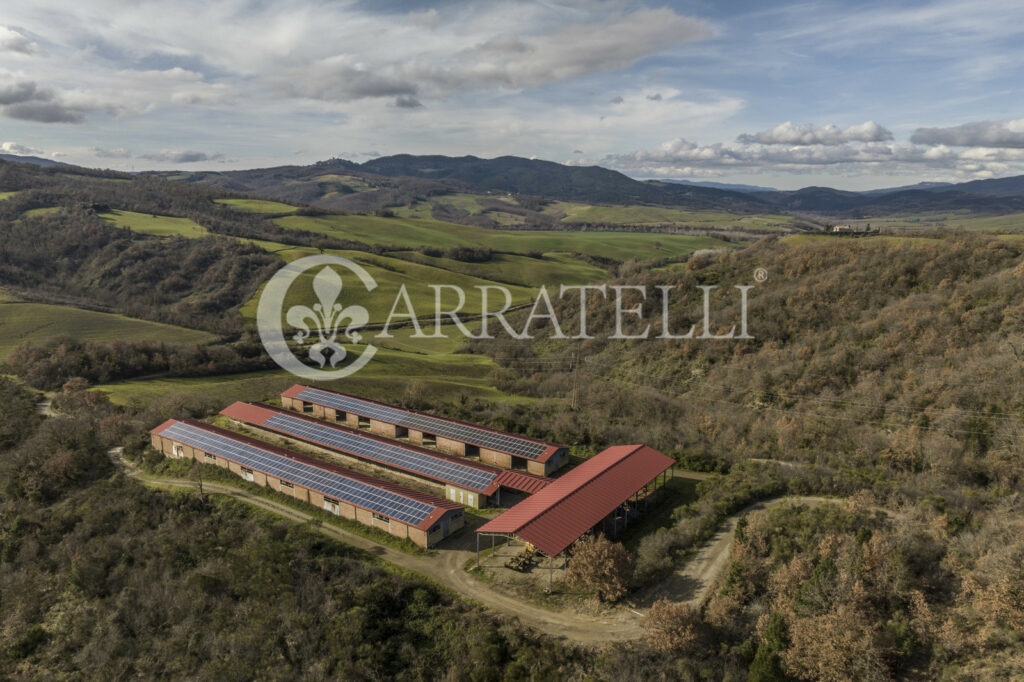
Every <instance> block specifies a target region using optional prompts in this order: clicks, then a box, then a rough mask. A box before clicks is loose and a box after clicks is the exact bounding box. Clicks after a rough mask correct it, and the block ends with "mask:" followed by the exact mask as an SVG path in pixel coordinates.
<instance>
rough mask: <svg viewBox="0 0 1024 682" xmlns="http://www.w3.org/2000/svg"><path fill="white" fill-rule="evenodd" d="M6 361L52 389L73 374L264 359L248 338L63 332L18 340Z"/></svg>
mask: <svg viewBox="0 0 1024 682" xmlns="http://www.w3.org/2000/svg"><path fill="white" fill-rule="evenodd" d="M5 364H6V366H7V368H8V369H9V370H10V371H11V372H13V373H14V374H16V375H18V376H20V377H22V378H23V379H24V380H25V381H26V382H27V383H28V384H29V385H31V386H34V387H36V388H40V389H54V388H58V387H60V386H62V385H63V384H64V383H65V382H66V381H68V380H69V379H71V378H73V377H81V378H83V379H86V380H87V381H89V382H90V383H94V384H95V383H108V382H111V381H118V380H121V379H127V378H131V377H139V376H145V375H150V374H166V375H168V376H206V375H211V374H228V373H233V372H245V371H250V370H254V369H259V368H263V367H265V366H266V364H267V360H266V358H265V357H264V356H263V353H262V347H261V346H260V345H259V344H258V343H252V342H241V343H235V344H230V345H228V344H216V345H206V346H200V345H196V344H167V343H162V342H159V341H128V340H126V341H114V342H112V343H94V342H91V341H79V340H76V339H71V338H62V339H53V340H50V341H48V342H46V343H45V344H42V345H33V344H30V343H28V342H25V343H22V344H21V345H19V346H18V347H17V348H15V349H14V350H13V351H11V354H10V355H9V356H8V357H7V360H6V361H5Z"/></svg>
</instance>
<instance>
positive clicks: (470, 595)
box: [110, 448, 830, 644]
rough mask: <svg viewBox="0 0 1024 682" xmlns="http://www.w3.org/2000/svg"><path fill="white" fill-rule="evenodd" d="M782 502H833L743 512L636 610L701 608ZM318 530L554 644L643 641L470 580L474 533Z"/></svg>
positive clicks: (627, 615)
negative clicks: (393, 544) (428, 536)
mask: <svg viewBox="0 0 1024 682" xmlns="http://www.w3.org/2000/svg"><path fill="white" fill-rule="evenodd" d="M110 455H111V458H112V459H113V460H114V462H115V463H116V464H117V466H118V467H119V468H120V469H121V470H122V471H124V472H125V473H126V474H127V475H129V476H131V477H133V478H136V479H138V480H140V481H141V482H143V483H145V484H148V485H151V486H159V487H172V488H196V482H195V481H189V480H185V479H180V478H165V477H160V476H152V475H150V474H146V473H144V472H143V471H141V470H140V469H139V468H138V467H136V466H135V465H133V464H132V463H131V462H128V461H127V460H125V459H124V458H123V456H122V454H121V451H120V448H115V449H114V450H111V452H110ZM203 491H204V492H205V493H213V494H217V495H227V496H229V497H234V498H236V499H239V500H244V501H245V502H248V503H249V504H252V505H254V506H256V507H259V508H261V509H265V510H267V511H270V512H273V513H274V514H277V515H279V516H282V517H284V518H287V519H291V520H293V521H297V522H306V521H312V520H315V519H314V517H313V516H312V515H310V514H306V513H304V512H302V511H299V510H297V509H293V508H292V507H289V506H286V505H284V504H280V503H278V502H275V501H273V500H269V499H267V498H265V497H262V496H259V495H254V494H252V493H250V492H247V491H245V490H241V489H239V488H235V487H233V486H229V485H225V484H223V483H210V482H205V483H203ZM787 501H792V502H804V503H808V502H809V503H819V502H828V501H830V500H828V499H827V498H824V497H788V498H778V499H775V500H770V501H768V502H762V503H758V504H755V505H751V506H750V507H747V508H746V509H744V510H743V511H741V512H739V513H738V514H736V515H734V516H732V517H730V518H729V519H727V520H726V522H725V523H723V524H722V527H721V528H720V529H719V530H718V532H717V533H716V534H715V536H714V537H712V538H711V540H710V541H709V542H708V543H706V544H705V545H704V546H703V547H702V548H701V549H700V551H699V552H698V553H697V555H696V557H694V559H693V560H692V561H690V562H689V563H688V564H687V565H686V567H685V568H683V569H681V570H680V571H679V572H677V573H676V574H675V575H673V576H671V577H670V578H668V579H667V580H666V581H664V582H663V583H662V584H661V585H658V586H656V587H655V588H652V589H651V590H649V591H648V592H647V593H646V594H645V595H644V597H643V598H642V599H641V600H639V602H638V604H637V605H636V606H637V608H645V607H647V606H649V605H650V603H652V602H653V601H654V600H656V599H658V598H660V597H663V596H665V597H669V598H670V599H672V600H673V601H687V602H689V603H693V604H699V603H701V602H702V601H703V600H704V598H705V596H706V594H707V589H708V587H709V586H710V585H711V583H712V582H713V581H714V579H715V578H716V577H717V576H718V574H719V573H721V572H722V571H723V570H725V568H726V567H727V566H728V557H729V547H730V546H731V545H732V537H733V531H734V530H735V528H736V521H737V520H738V519H739V518H740V517H741V516H743V515H745V514H747V513H749V512H751V511H754V510H756V509H765V508H768V507H772V506H776V505H778V504H782V503H784V502H787ZM467 520H468V521H469V522H470V523H473V524H479V523H482V521H481V520H480V519H477V517H474V516H467ZM319 530H320V532H322V533H324V534H325V535H327V536H329V537H332V538H334V539H336V540H340V541H342V542H344V543H346V544H348V545H351V546H353V547H358V548H359V549H362V550H365V551H366V552H368V553H370V554H372V555H374V556H376V557H378V558H380V559H383V560H384V561H387V562H389V563H392V564H394V565H396V566H401V567H402V568H405V569H408V570H410V571H414V572H415V573H418V574H420V575H422V576H425V577H427V578H429V579H432V580H434V581H435V582H438V583H440V584H442V585H444V586H446V587H448V588H451V589H452V590H454V591H455V592H457V593H458V594H460V595H461V596H462V597H464V598H466V599H469V600H471V601H475V602H477V603H479V604H482V605H484V606H486V607H488V608H491V609H493V610H495V611H499V612H501V613H503V614H506V615H509V616H513V617H515V618H518V619H519V620H520V621H521V622H523V623H524V624H526V625H530V626H532V627H535V628H536V629H538V630H540V631H542V632H544V633H546V634H548V635H552V636H554V637H564V638H566V639H569V640H573V641H575V642H579V643H583V644H599V643H602V642H612V641H622V640H628V639H636V638H638V637H640V636H641V635H642V634H643V630H642V628H641V621H642V617H643V614H642V612H641V613H638V612H637V611H635V610H634V609H630V608H619V609H616V610H615V611H614V612H613V613H612V614H610V615H608V616H604V617H595V616H587V615H581V614H578V613H575V612H571V611H556V610H550V609H545V608H542V607H540V606H536V605H534V604H531V603H529V602H525V601H523V600H522V599H521V598H518V597H515V596H512V595H506V594H504V593H502V592H499V591H496V590H494V589H492V588H491V587H490V586H489V585H488V584H486V583H484V582H481V581H479V580H477V579H476V578H474V577H473V576H472V575H471V574H470V573H467V572H466V571H465V570H463V566H464V565H465V564H466V562H467V561H468V560H469V559H471V558H474V557H475V556H476V554H475V536H474V534H473V533H472V532H471V530H472V529H471V528H467V529H466V530H464V531H463V532H462V533H461V534H460V536H458V537H456V538H452V539H451V540H449V541H446V544H445V546H444V547H443V548H440V549H439V550H438V555H437V556H415V555H412V554H406V553H404V552H401V551H399V550H396V549H391V548H390V547H386V546H383V545H379V544H377V543H376V542H373V541H372V540H368V539H366V538H364V537H362V536H361V535H356V534H355V533H350V532H348V531H345V530H343V529H341V528H337V527H335V526H330V525H323V524H321V525H319Z"/></svg>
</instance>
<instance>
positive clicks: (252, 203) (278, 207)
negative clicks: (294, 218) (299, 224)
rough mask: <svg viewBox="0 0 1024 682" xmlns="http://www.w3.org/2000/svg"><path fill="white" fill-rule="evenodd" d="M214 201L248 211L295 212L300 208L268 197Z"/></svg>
mask: <svg viewBox="0 0 1024 682" xmlns="http://www.w3.org/2000/svg"><path fill="white" fill-rule="evenodd" d="M214 201H215V202H216V203H218V204H224V205H225V206H230V207H231V208H233V209H235V210H238V211H245V212H246V213H294V212H295V211H297V210H298V209H297V208H296V207H295V206H291V205H289V204H282V203H281V202H280V201H268V200H266V199H214Z"/></svg>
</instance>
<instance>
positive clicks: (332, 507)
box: [324, 497, 341, 516]
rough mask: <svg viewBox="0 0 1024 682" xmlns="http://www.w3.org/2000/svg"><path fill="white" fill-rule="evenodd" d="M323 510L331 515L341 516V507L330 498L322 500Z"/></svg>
mask: <svg viewBox="0 0 1024 682" xmlns="http://www.w3.org/2000/svg"><path fill="white" fill-rule="evenodd" d="M324 509H325V510H327V511H329V512H331V513H332V514H337V515H339V516H340V515H341V506H340V505H339V504H338V501H337V500H333V499H331V498H330V497H325V498H324Z"/></svg>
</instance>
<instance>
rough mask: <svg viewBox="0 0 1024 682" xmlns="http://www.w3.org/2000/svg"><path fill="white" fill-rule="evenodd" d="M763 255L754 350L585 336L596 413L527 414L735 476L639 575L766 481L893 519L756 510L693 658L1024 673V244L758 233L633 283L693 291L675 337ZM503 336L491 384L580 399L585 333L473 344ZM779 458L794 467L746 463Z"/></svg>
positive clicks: (588, 385) (710, 491)
mask: <svg viewBox="0 0 1024 682" xmlns="http://www.w3.org/2000/svg"><path fill="white" fill-rule="evenodd" d="M758 267H762V268H765V269H766V270H767V272H768V274H769V279H768V281H767V282H764V283H763V284H760V285H758V286H757V288H756V289H755V290H754V291H752V292H751V296H750V322H749V324H750V333H751V334H752V335H753V336H754V337H755V338H754V339H753V340H746V341H740V340H717V341H716V340H707V339H705V340H699V339H694V340H687V341H672V342H666V341H657V340H649V341H625V340H624V341H605V340H601V339H600V338H598V339H594V340H592V341H586V342H584V343H583V345H582V349H581V352H582V354H583V356H584V358H585V360H584V363H583V367H584V369H583V370H582V371H581V372H580V373H579V381H580V383H581V400H580V402H581V405H582V408H581V409H580V410H578V411H562V412H548V411H542V410H536V411H532V410H530V408H528V407H527V408H526V409H527V410H530V411H529V417H525V416H523V415H522V414H520V415H519V416H518V417H516V418H515V419H516V420H517V421H530V422H531V423H533V424H534V426H533V430H535V431H536V432H548V433H550V435H551V436H553V437H554V438H555V439H556V440H560V441H562V442H570V443H572V442H575V443H583V444H591V445H592V446H593V447H594V448H595V449H596V448H598V447H602V446H604V445H606V444H610V443H614V442H645V443H649V444H651V445H654V446H656V447H660V448H663V449H665V450H666V451H668V452H672V453H674V454H675V455H676V456H677V457H678V458H679V459H680V460H681V461H683V462H685V463H687V464H688V465H690V466H698V467H705V468H709V469H717V470H719V471H730V473H729V475H728V476H722V477H719V478H713V479H711V480H709V481H706V482H705V483H703V484H702V486H701V487H702V489H703V490H704V495H705V497H704V501H703V502H700V503H698V504H695V505H693V506H692V512H691V514H686V515H681V516H677V518H676V519H675V522H674V523H673V524H672V525H671V526H669V527H666V528H665V529H663V530H662V531H659V532H658V533H656V534H654V535H652V536H650V537H648V538H645V539H644V541H643V542H641V544H640V547H639V561H640V566H639V569H638V570H639V571H640V573H644V572H649V573H650V574H652V575H657V574H659V572H661V571H665V570H667V569H668V568H669V567H670V566H672V565H673V564H674V563H675V562H676V561H678V558H679V557H680V552H684V551H685V550H687V549H688V548H690V547H692V543H693V542H694V539H695V538H700V537H706V534H707V533H708V531H709V529H713V528H714V526H715V522H714V519H720V518H722V514H724V513H728V512H729V511H730V510H735V509H738V508H740V507H742V506H743V505H745V504H747V503H749V501H751V500H752V499H756V498H757V497H761V496H765V495H777V494H779V493H781V492H784V491H787V490H789V491H791V492H796V493H803V494H806V493H809V492H811V493H819V494H820V493H826V494H838V495H842V496H850V495H853V496H855V497H856V498H857V499H859V500H861V502H860V505H861V506H860V507H857V509H860V510H864V509H867V508H869V507H871V506H872V505H881V506H883V507H886V508H888V509H893V510H899V512H900V513H899V514H897V515H895V516H890V517H887V518H884V519H882V520H881V521H879V520H873V517H872V516H870V515H869V516H865V517H862V518H861V517H849V518H848V519H846V520H842V519H840V520H838V521H837V522H836V524H835V525H834V526H832V525H830V524H831V523H832V522H829V524H823V523H822V522H821V520H820V519H818V518H817V517H814V516H813V515H805V516H796V517H792V520H791V521H787V522H785V523H783V522H781V521H779V520H778V519H777V518H776V519H775V520H771V519H769V520H768V521H760V520H759V521H758V523H764V524H765V525H764V526H761V527H759V530H758V531H757V535H756V536H749V535H748V534H746V532H745V537H752V538H753V539H751V540H749V543H751V546H750V547H749V548H748V547H746V546H745V545H744V546H741V547H740V548H738V549H737V550H735V553H734V557H733V562H734V564H733V566H732V567H731V568H730V570H729V572H728V575H729V578H728V581H727V582H726V583H725V584H724V585H722V586H720V591H719V592H718V593H717V594H718V596H716V597H715V598H714V599H713V600H712V602H711V603H710V604H709V605H708V608H707V610H705V611H704V612H703V613H702V614H701V615H700V617H699V619H698V620H699V622H700V623H701V625H700V626H699V627H698V631H699V632H698V633H697V634H695V635H694V640H693V641H691V642H690V644H689V645H687V646H683V647H682V649H681V650H683V651H690V652H691V654H694V653H695V649H694V648H693V647H695V646H698V643H699V642H701V641H707V640H706V639H702V638H711V640H712V641H717V642H731V643H732V646H735V647H736V648H735V650H734V653H735V655H737V656H739V657H741V658H742V659H744V660H746V661H747V663H748V664H750V663H752V662H753V660H754V655H755V652H756V653H757V656H758V657H759V659H762V660H761V663H759V665H762V664H763V665H762V668H761V673H759V674H762V675H767V676H762V677H758V678H757V679H781V678H782V676H784V675H785V676H798V677H802V678H806V679H812V678H818V679H820V678H827V679H884V678H887V677H889V676H892V675H897V674H899V675H906V674H908V673H910V672H911V671H914V670H916V671H919V672H920V673H921V674H924V675H925V676H927V677H933V676H941V674H942V673H943V672H944V671H948V674H949V676H950V679H958V678H961V676H969V675H974V674H977V675H981V677H985V676H988V675H992V674H996V673H995V672H994V671H997V670H998V671H1003V673H1001V674H1005V673H1006V671H1008V670H1016V671H1018V673H1019V671H1020V670H1021V666H1022V665H1024V662H1022V660H1021V659H1020V657H1019V649H1018V648H1017V644H1016V643H1017V642H1019V638H1020V637H1021V635H1022V633H1024V603H1022V602H1021V601H1020V600H1019V599H1017V598H1016V597H1011V596H1010V595H1011V594H1020V593H1021V591H1022V590H1024V573H1022V572H1021V571H1020V562H1019V556H1021V555H1022V553H1024V544H1022V542H1024V541H1022V540H1021V537H1020V535H1019V532H1018V530H1017V525H1018V523H1019V518H1020V517H1019V515H1020V513H1021V503H1022V500H1024V497H1022V493H1024V464H1022V462H1024V459H1022V454H1024V453H1022V451H1021V445H1020V438H1019V435H1020V433H1021V428H1022V425H1024V399H1022V396H1021V395H1020V392H1019V391H1017V390H1016V389H1017V381H1018V380H1019V378H1021V377H1022V375H1024V303H1022V301H1024V280H1022V274H1024V264H1022V251H1021V247H1020V246H1019V245H1018V244H1017V243H1016V242H1007V241H1005V240H1000V239H996V238H991V237H981V236H970V235H955V236H954V235H941V234H933V235H931V238H917V239H908V240H901V239H896V238H892V239H871V238H869V239H861V240H816V241H815V242H813V243H806V244H794V243H792V242H791V241H789V240H775V239H766V240H763V241H762V242H760V243H759V244H757V245H756V246H754V247H751V248H749V249H746V250H744V251H740V252H733V253H728V254H722V255H720V256H718V257H714V258H712V257H698V258H694V259H691V260H690V261H689V262H688V263H687V264H686V266H685V267H682V268H673V269H670V270H662V271H657V272H644V273H638V274H637V275H634V276H632V277H630V278H628V279H627V280H625V281H626V282H628V283H630V284H644V285H648V286H654V285H659V284H661V285H678V286H680V287H681V291H683V292H690V293H689V295H688V296H686V297H681V298H680V299H679V300H678V301H677V302H674V303H672V304H671V305H670V311H671V314H672V316H673V319H674V320H676V321H677V322H674V323H673V329H674V331H681V330H683V329H685V328H687V327H688V326H689V324H690V322H692V321H699V319H700V317H701V311H700V308H701V299H700V295H699V291H697V290H695V289H694V287H695V286H696V285H697V284H701V283H703V284H712V283H713V284H718V285H721V286H722V287H723V289H724V288H726V287H731V286H732V285H734V284H747V283H752V281H751V280H752V274H753V272H754V270H755V268H758ZM719 293H720V292H719ZM737 300H738V299H737V297H736V296H732V297H729V296H724V295H723V296H722V297H721V300H720V303H718V304H716V306H715V313H714V316H713V317H714V330H713V331H715V332H716V333H721V332H722V331H724V330H726V329H727V328H728V326H729V325H731V324H733V323H734V322H736V321H738V305H737ZM655 306H656V307H655V309H656V310H660V301H657V302H656V303H655ZM563 309H564V313H565V320H568V321H567V322H564V326H565V327H566V328H569V329H574V328H575V326H574V325H576V324H578V321H576V320H575V318H573V316H572V310H571V309H569V308H568V307H567V306H564V305H563ZM588 312H589V313H590V315H589V317H590V319H589V321H588V322H589V325H590V328H591V329H592V330H594V331H591V333H592V334H594V335H595V336H599V337H600V336H601V335H602V332H603V333H604V334H607V333H608V332H609V330H610V329H611V327H610V325H611V324H613V321H612V316H611V313H610V312H608V311H607V309H605V310H604V311H603V312H602V311H601V309H594V310H591V311H588ZM654 327H655V328H656V329H657V328H659V321H658V317H657V315H655V316H654ZM698 333H699V327H698ZM488 345H489V346H490V352H492V353H493V354H494V355H495V356H496V357H497V358H498V360H499V362H500V363H501V364H504V365H505V367H506V369H505V370H504V372H503V373H502V374H501V375H500V377H499V381H498V385H499V386H501V387H503V388H504V389H506V390H509V391H512V392H521V393H526V394H529V395H534V396H538V397H547V398H548V399H551V398H555V397H558V396H566V395H567V390H568V387H570V386H571V385H572V374H571V373H569V372H567V371H566V370H567V369H568V366H569V365H568V362H565V360H567V359H568V357H570V353H571V352H572V346H571V345H560V344H558V343H554V342H551V341H545V342H543V343H537V344H536V345H535V348H534V350H533V352H530V353H524V352H523V351H522V349H518V350H517V348H516V347H515V346H514V345H513V344H510V343H501V342H497V341H496V342H493V343H491V344H484V343H482V342H480V343H477V344H476V347H477V348H478V349H485V348H487V346H488ZM559 359H561V360H562V361H563V362H564V364H562V365H561V366H560V365H559V364H558V360H559ZM560 369H561V371H559V370H560ZM523 409H524V408H523V407H520V408H519V410H520V412H521V411H522V410H523ZM501 412H502V411H501V410H498V411H497V412H492V418H495V419H500V418H501V417H500V416H498V415H499V414H501ZM506 413H507V411H506ZM765 458H767V459H772V460H778V461H779V462H783V463H784V464H781V465H780V464H773V463H772V462H770V461H769V462H754V461H751V460H763V459H765ZM779 513H780V514H781V512H779ZM709 520H710V521H709ZM752 523H753V521H752ZM787 523H788V524H789V525H788V526H787V525H786V524H787ZM780 528H782V529H785V528H791V529H792V532H793V533H797V534H798V535H799V537H796V538H792V539H788V540H787V539H786V538H785V535H786V533H787V532H789V531H787V530H780ZM812 529H815V530H812ZM872 557H874V558H872ZM766 585H767V587H766ZM801 600H802V601H801ZM996 604H998V606H996ZM695 632H697V631H695ZM698 634H699V637H698ZM762 649H763V651H762ZM744 652H748V653H744ZM983 661H985V662H984V663H983ZM772 670H775V671H776V672H775V673H771V671H772ZM923 671H928V672H927V674H925V673H924V672H923ZM769 673H771V674H774V675H775V677H772V676H771V675H770V674H769Z"/></svg>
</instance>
